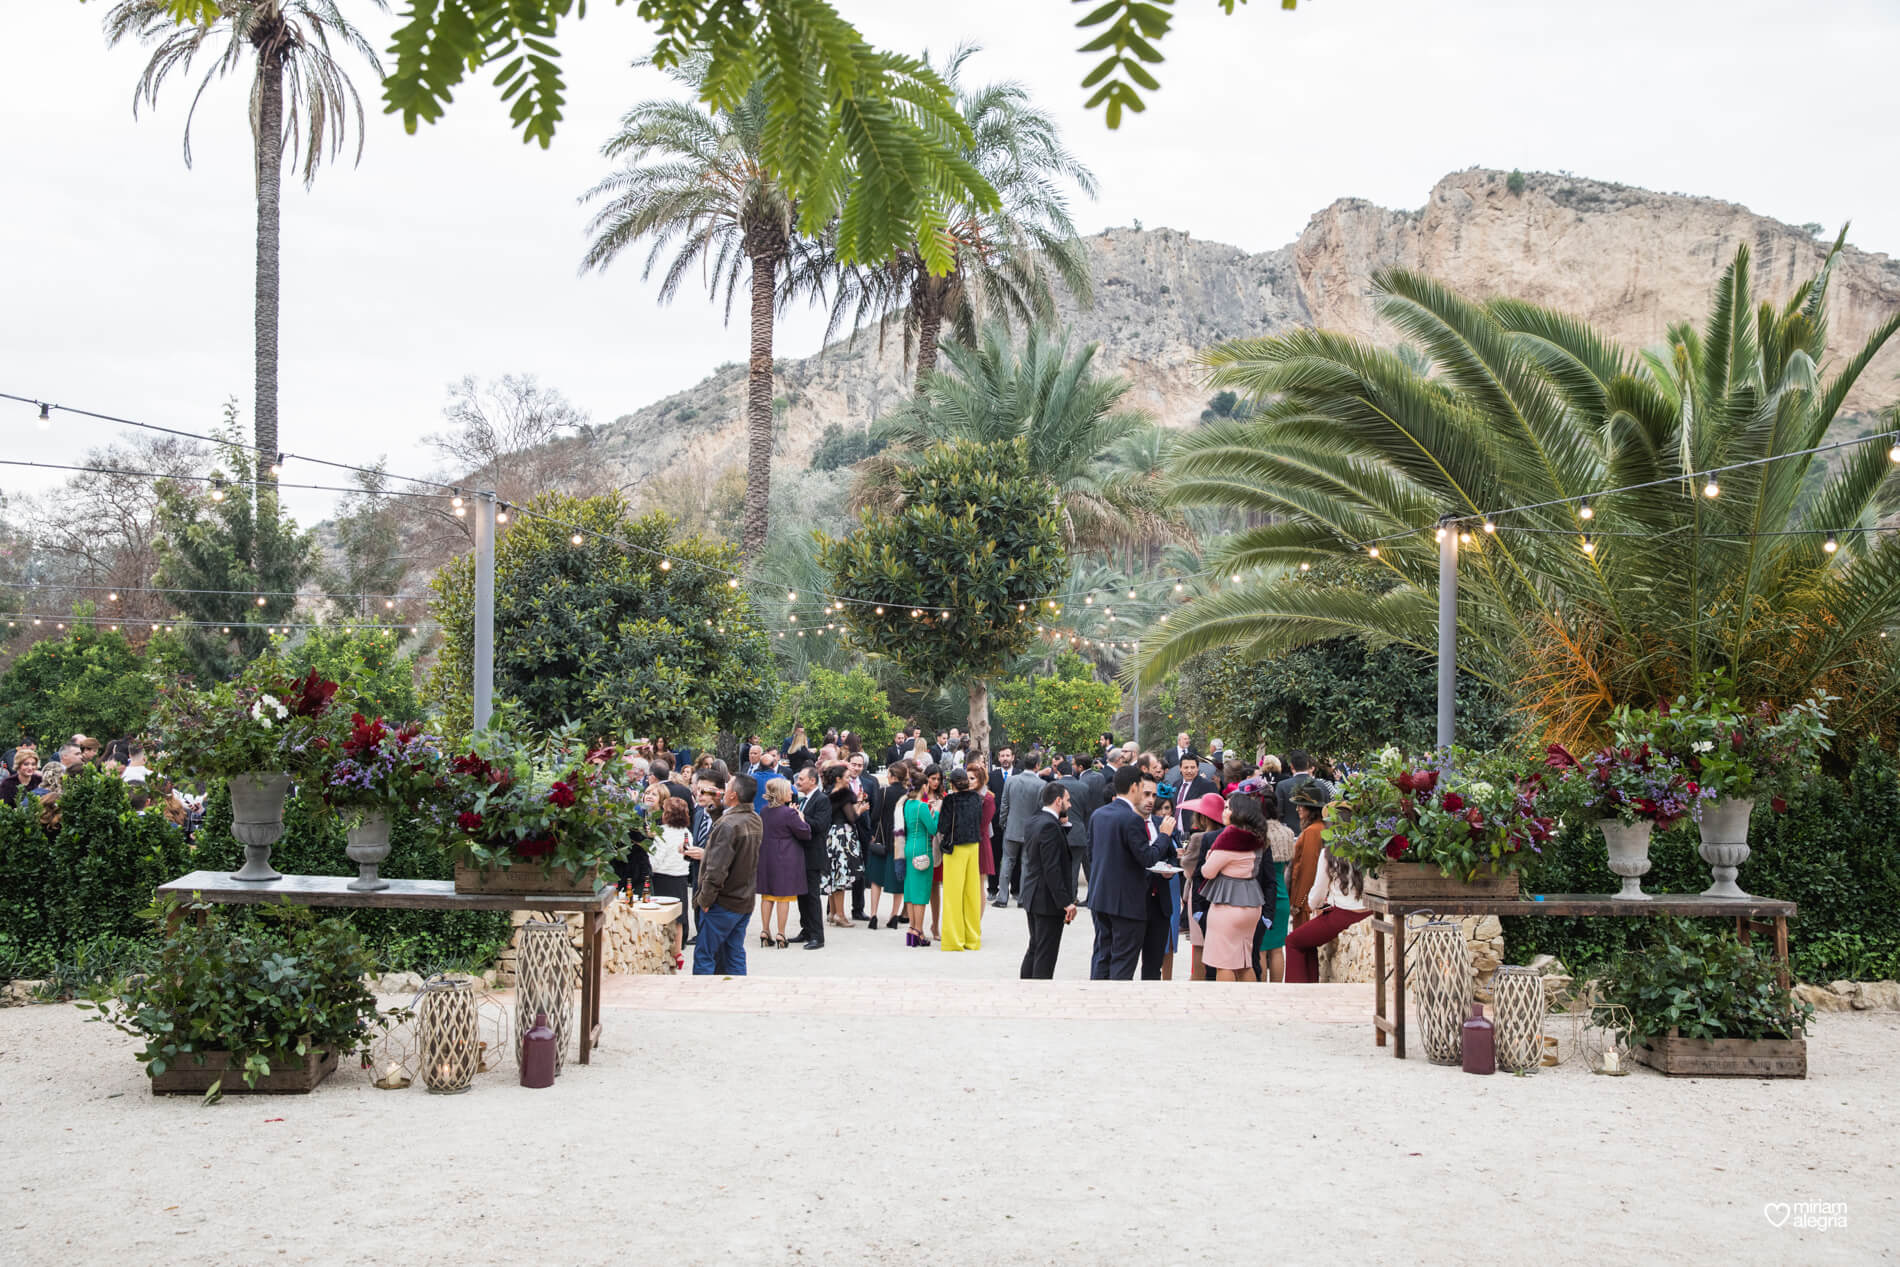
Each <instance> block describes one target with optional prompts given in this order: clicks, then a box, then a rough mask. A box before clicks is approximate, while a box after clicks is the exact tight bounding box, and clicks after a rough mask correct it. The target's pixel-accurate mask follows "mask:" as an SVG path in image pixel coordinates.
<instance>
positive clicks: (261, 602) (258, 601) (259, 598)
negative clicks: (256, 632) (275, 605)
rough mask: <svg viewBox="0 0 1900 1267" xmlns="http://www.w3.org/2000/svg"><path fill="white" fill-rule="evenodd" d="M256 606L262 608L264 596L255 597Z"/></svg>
mask: <svg viewBox="0 0 1900 1267" xmlns="http://www.w3.org/2000/svg"><path fill="white" fill-rule="evenodd" d="M257 605H258V606H259V607H262V606H263V605H264V596H263V595H262V594H259V595H258V596H257Z"/></svg>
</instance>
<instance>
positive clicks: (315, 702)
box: [278, 669, 336, 717]
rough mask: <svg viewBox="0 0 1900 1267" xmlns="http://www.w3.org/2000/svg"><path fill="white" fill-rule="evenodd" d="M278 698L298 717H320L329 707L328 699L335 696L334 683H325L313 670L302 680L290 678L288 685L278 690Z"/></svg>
mask: <svg viewBox="0 0 1900 1267" xmlns="http://www.w3.org/2000/svg"><path fill="white" fill-rule="evenodd" d="M278 693H279V694H280V696H281V697H282V698H283V701H284V705H285V707H287V708H289V709H290V711H291V712H293V713H295V714H297V716H299V717H321V716H323V711H324V710H325V709H327V708H328V707H330V698H331V696H333V695H335V694H336V683H335V682H326V681H324V679H323V677H322V676H321V675H320V674H319V673H318V672H317V671H316V670H315V669H312V670H310V672H309V674H308V675H307V676H305V677H302V678H292V679H291V681H290V683H289V685H288V686H285V687H282V688H280V690H279V692H278Z"/></svg>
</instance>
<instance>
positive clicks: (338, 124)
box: [106, 0, 389, 480]
mask: <svg viewBox="0 0 1900 1267" xmlns="http://www.w3.org/2000/svg"><path fill="white" fill-rule="evenodd" d="M369 2H370V3H371V4H374V5H375V6H376V7H377V8H378V9H381V10H385V11H387V9H388V7H389V6H388V4H387V3H386V2H385V0H369ZM217 8H218V17H217V20H215V21H213V22H209V23H206V24H203V25H197V24H191V25H180V24H179V23H178V21H177V20H176V18H175V16H174V12H175V9H176V5H175V4H173V3H172V0H119V3H118V4H116V5H114V6H113V7H112V9H111V11H110V12H108V13H107V14H106V43H107V44H108V45H111V46H114V47H116V46H117V45H118V43H119V42H120V41H121V40H124V39H126V38H127V37H132V38H135V39H137V40H138V42H139V43H141V44H145V45H155V46H156V47H154V48H153V50H152V58H151V60H150V61H149V62H147V63H146V64H145V73H144V74H143V75H141V76H140V77H139V85H138V89H137V91H136V92H134V93H133V96H132V112H133V114H134V115H136V114H137V113H138V107H139V103H140V102H141V101H144V102H146V103H147V104H149V105H151V106H152V107H153V108H154V109H156V108H157V107H158V90H159V88H160V86H161V85H163V84H164V82H165V77H166V76H167V75H169V74H170V73H171V72H172V71H174V70H189V69H190V68H191V63H192V61H193V59H194V58H196V57H197V55H198V54H199V52H200V51H202V50H203V49H204V47H205V45H207V44H221V45H222V47H220V48H219V49H218V50H217V55H216V60H215V61H213V62H212V63H211V65H210V66H209V67H208V68H207V69H206V70H205V74H204V78H203V79H202V80H200V81H199V84H198V91H197V93H196V94H195V95H194V96H193V97H192V100H191V110H190V112H189V113H187V114H186V116H185V166H187V167H189V166H191V120H192V117H193V116H194V115H196V114H197V111H198V102H199V100H200V99H201V98H202V97H203V96H204V91H205V89H206V88H207V87H209V86H210V84H211V81H212V80H213V79H215V78H218V77H219V76H221V75H226V74H229V73H231V72H232V71H234V70H236V69H238V68H239V67H240V66H243V65H245V64H246V63H253V62H254V63H255V73H254V75H253V77H252V80H251V99H250V100H251V138H252V142H253V148H254V150H255V159H256V168H257V277H256V283H257V301H256V302H257V308H256V385H255V395H256V399H255V400H254V401H253V402H252V404H251V409H252V412H253V414H254V415H255V420H254V424H253V430H254V432H255V438H256V443H257V454H256V458H257V478H258V479H260V480H263V479H268V478H269V477H270V474H271V468H272V467H273V466H275V465H276V460H277V308H278V298H279V296H278V284H279V265H278V244H279V240H280V238H281V236H282V226H281V217H280V199H279V194H280V186H281V184H282V177H283V166H284V157H285V155H286V154H288V155H291V156H292V157H293V158H294V157H295V155H296V153H297V151H298V149H299V138H300V137H301V138H302V142H303V144H302V147H301V148H302V150H303V183H304V187H305V188H306V189H307V188H309V186H310V183H311V182H312V181H313V180H315V179H316V175H317V167H318V165H319V164H320V163H321V162H322V161H323V160H324V159H325V158H326V157H328V158H329V159H331V160H332V161H334V160H335V159H336V157H337V155H338V154H340V153H342V151H343V142H344V133H345V131H346V127H347V124H348V122H349V117H350V115H352V114H354V115H355V116H356V157H357V160H358V161H359V162H360V161H361V160H362V157H363V103H362V100H361V99H360V98H359V97H358V96H357V95H356V86H355V85H354V84H352V83H351V82H350V77H349V76H348V75H347V74H345V73H344V71H343V66H342V64H341V63H340V62H338V61H337V59H336V56H335V55H334V54H333V52H332V44H333V43H334V44H337V45H341V46H342V47H344V48H347V49H352V50H354V51H355V52H357V53H359V54H361V55H362V57H363V59H364V60H365V61H367V62H368V63H369V64H370V67H371V69H373V70H374V71H375V72H376V77H377V79H378V80H379V81H380V80H381V79H382V75H383V67H382V63H381V62H379V61H377V60H376V51H375V50H374V49H372V48H371V47H370V46H369V43H368V42H367V41H366V40H365V39H364V38H363V36H362V34H361V33H360V32H359V31H357V29H356V28H355V27H354V26H352V25H350V23H349V20H348V19H346V18H345V17H344V16H343V14H342V12H341V11H340V10H339V9H338V8H337V6H336V4H335V0H217Z"/></svg>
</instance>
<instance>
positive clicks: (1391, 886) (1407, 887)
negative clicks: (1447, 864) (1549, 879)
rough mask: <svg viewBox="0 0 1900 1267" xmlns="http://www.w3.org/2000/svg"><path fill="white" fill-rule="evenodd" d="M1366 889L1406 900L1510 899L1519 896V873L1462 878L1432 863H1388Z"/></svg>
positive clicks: (1372, 876) (1371, 879)
mask: <svg viewBox="0 0 1900 1267" xmlns="http://www.w3.org/2000/svg"><path fill="white" fill-rule="evenodd" d="M1366 892H1368V893H1371V894H1373V895H1375V896H1377V897H1383V898H1391V899H1397V900H1401V901H1407V902H1410V901H1416V900H1418V899H1420V898H1442V897H1479V898H1483V897H1490V898H1502V899H1511V898H1515V897H1517V895H1518V887H1517V872H1515V871H1512V872H1510V873H1508V874H1506V875H1497V874H1495V873H1493V872H1489V871H1480V872H1479V873H1478V875H1477V878H1475V879H1472V880H1460V879H1458V878H1457V877H1455V876H1448V875H1446V874H1444V873H1443V872H1441V871H1440V870H1439V869H1438V868H1437V866H1435V865H1434V864H1432V863H1429V862H1388V863H1386V864H1385V865H1383V866H1381V867H1380V868H1379V872H1378V874H1377V875H1369V876H1367V877H1366Z"/></svg>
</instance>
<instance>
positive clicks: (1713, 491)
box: [1702, 475, 1722, 500]
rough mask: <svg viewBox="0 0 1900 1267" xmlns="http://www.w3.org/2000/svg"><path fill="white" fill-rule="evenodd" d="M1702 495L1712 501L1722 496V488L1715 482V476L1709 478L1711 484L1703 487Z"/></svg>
mask: <svg viewBox="0 0 1900 1267" xmlns="http://www.w3.org/2000/svg"><path fill="white" fill-rule="evenodd" d="M1702 495H1703V496H1704V497H1707V498H1709V499H1711V500H1713V499H1714V498H1717V497H1720V496H1721V495H1722V486H1721V485H1720V484H1718V483H1716V482H1715V476H1713V475H1711V476H1709V482H1708V483H1706V484H1704V485H1703V486H1702Z"/></svg>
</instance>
